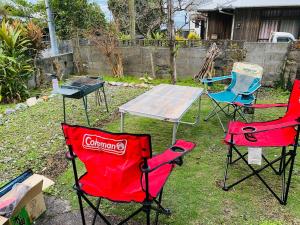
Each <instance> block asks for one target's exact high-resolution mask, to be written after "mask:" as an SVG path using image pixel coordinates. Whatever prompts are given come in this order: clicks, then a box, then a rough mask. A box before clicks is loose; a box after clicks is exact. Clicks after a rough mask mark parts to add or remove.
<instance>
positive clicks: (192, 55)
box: [74, 42, 300, 86]
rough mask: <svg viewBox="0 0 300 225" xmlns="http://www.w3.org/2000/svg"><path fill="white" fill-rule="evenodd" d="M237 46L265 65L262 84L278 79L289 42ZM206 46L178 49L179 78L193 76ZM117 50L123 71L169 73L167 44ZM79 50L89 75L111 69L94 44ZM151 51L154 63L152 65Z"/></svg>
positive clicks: (246, 57)
mask: <svg viewBox="0 0 300 225" xmlns="http://www.w3.org/2000/svg"><path fill="white" fill-rule="evenodd" d="M238 46H239V47H238V48H241V49H243V51H245V52H246V54H245V57H244V59H243V61H246V62H250V63H255V64H259V65H261V66H262V67H263V68H264V76H263V85H265V86H273V85H274V84H275V82H276V81H278V80H279V79H280V72H281V68H282V65H283V62H284V61H285V60H286V57H287V53H288V49H289V44H287V43H257V42H244V43H238ZM220 48H222V49H223V50H226V49H228V45H227V44H226V45H224V46H223V47H222V46H220ZM207 49H208V45H205V44H203V46H201V47H190V48H179V52H178V55H177V58H176V69H177V74H178V77H179V78H180V77H190V78H192V77H193V75H195V74H197V73H198V72H199V69H200V66H201V63H202V62H203V60H204V57H205V55H206V53H207ZM241 49H239V50H241ZM120 50H121V52H122V55H123V65H124V73H125V74H128V75H136V76H143V75H145V74H148V75H152V66H153V67H154V70H155V73H156V76H157V77H161V76H162V77H163V76H168V71H169V49H168V48H167V47H153V46H152V47H142V46H130V47H120ZM229 51H232V49H229ZM78 53H79V54H80V57H81V59H82V62H83V63H84V64H86V65H87V72H88V73H89V74H111V68H110V65H109V63H108V61H107V59H106V57H105V56H104V55H102V54H101V52H100V51H99V50H98V49H97V48H95V47H94V46H91V45H82V46H80V48H79V52H78ZM151 54H152V59H153V64H151ZM233 54H234V52H233ZM74 55H75V53H74ZM223 55H225V56H221V57H220V59H218V60H221V61H222V60H223V61H224V62H225V63H227V62H228V60H229V61H230V60H232V59H227V58H226V57H227V56H226V54H223ZM222 57H223V58H222ZM224 57H225V58H224ZM297 63H299V62H297ZM299 65H300V64H299ZM299 65H298V68H299ZM218 72H220V71H218ZM220 75H222V73H220Z"/></svg>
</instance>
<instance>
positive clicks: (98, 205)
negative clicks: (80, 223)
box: [92, 198, 101, 225]
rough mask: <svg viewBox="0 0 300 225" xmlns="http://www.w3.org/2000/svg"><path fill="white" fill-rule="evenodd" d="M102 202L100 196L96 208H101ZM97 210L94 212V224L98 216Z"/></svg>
mask: <svg viewBox="0 0 300 225" xmlns="http://www.w3.org/2000/svg"><path fill="white" fill-rule="evenodd" d="M100 203H101V198H98V200H97V205H96V208H97V210H99V207H100ZM97 215H98V214H97V212H95V213H94V218H93V222H92V225H94V224H95V222H96V218H97Z"/></svg>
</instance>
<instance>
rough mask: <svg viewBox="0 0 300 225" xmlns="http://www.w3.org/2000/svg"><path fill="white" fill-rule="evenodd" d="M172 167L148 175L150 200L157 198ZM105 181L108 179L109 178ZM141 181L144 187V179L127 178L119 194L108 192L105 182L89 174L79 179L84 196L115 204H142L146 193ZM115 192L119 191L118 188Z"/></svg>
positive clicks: (159, 169)
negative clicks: (114, 202)
mask: <svg viewBox="0 0 300 225" xmlns="http://www.w3.org/2000/svg"><path fill="white" fill-rule="evenodd" d="M173 167H174V166H173V165H171V164H166V165H163V166H161V167H159V168H158V169H156V170H154V171H152V172H151V173H149V194H150V197H151V198H156V197H157V196H158V194H159V193H160V191H161V189H162V188H163V186H164V184H165V183H166V181H167V179H168V177H169V175H170V173H171V172H172V169H173ZM107 179H109V176H108V177H107ZM141 181H142V183H143V186H144V183H145V181H144V177H143V178H142V179H140V180H137V179H130V178H128V183H127V185H126V186H124V187H123V188H122V192H120V191H114V190H113V188H109V189H110V190H108V187H107V185H106V183H105V181H103V182H102V181H101V180H99V178H98V177H97V176H94V175H92V176H91V175H89V173H86V174H84V175H83V176H82V177H81V178H80V179H79V183H80V185H81V190H82V191H84V192H85V193H86V194H88V195H91V196H95V197H101V198H106V199H109V200H111V201H116V202H131V201H134V202H143V201H144V200H145V198H146V193H145V191H144V189H143V188H142V185H141ZM116 190H120V187H118V188H117V189H116Z"/></svg>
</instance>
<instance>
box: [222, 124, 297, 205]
mask: <svg viewBox="0 0 300 225" xmlns="http://www.w3.org/2000/svg"><path fill="white" fill-rule="evenodd" d="M299 133H300V125H297V132H296V135H295V144H294V145H293V146H284V147H282V151H281V155H280V156H279V157H277V158H276V159H274V160H272V161H269V160H268V159H267V158H266V157H265V156H264V155H262V159H263V160H264V161H265V162H266V164H265V165H263V166H261V167H260V168H259V169H255V168H254V167H253V166H252V165H250V164H248V161H247V159H246V158H245V157H246V155H247V154H248V153H244V154H242V153H241V152H240V151H239V150H238V149H237V148H236V146H235V145H234V134H231V140H230V143H229V146H228V153H227V160H226V167H225V174H224V183H223V190H224V191H228V190H229V189H231V188H232V187H234V186H236V185H237V184H239V183H241V182H243V181H245V180H246V179H248V178H250V177H252V176H254V175H256V177H257V178H258V179H259V180H260V181H261V182H262V183H263V184H264V186H265V187H266V188H267V189H268V190H269V191H270V192H271V194H272V195H273V196H274V197H275V198H276V199H277V200H278V201H279V203H280V204H282V205H286V204H287V200H288V194H289V189H290V184H291V179H292V173H293V168H294V163H295V157H296V154H297V147H298V145H299V144H298V142H299ZM288 147H292V149H290V150H288V151H287V148H288ZM233 150H234V151H235V152H236V153H237V155H238V157H237V158H236V159H235V160H233ZM239 160H242V161H244V162H245V163H246V165H247V166H248V167H249V168H250V170H251V171H252V173H250V174H248V175H247V176H244V177H243V178H241V179H239V180H238V181H235V182H234V183H232V184H230V185H227V184H226V182H227V180H228V169H229V165H233V164H234V163H236V162H238V161H239ZM276 162H279V168H278V170H277V169H276V168H275V167H274V166H273V164H275V163H276ZM289 164H290V165H289ZM288 166H289V168H288ZM269 167H270V168H271V169H272V170H273V171H274V173H275V174H276V175H278V176H281V179H282V188H281V189H282V190H281V191H282V193H281V196H279V195H278V194H277V193H276V192H275V190H274V189H273V188H271V187H270V185H269V184H268V183H267V182H266V180H265V179H264V178H263V177H262V176H261V175H260V174H259V173H260V172H262V171H264V170H265V169H266V168H269ZM287 169H288V174H286V170H287Z"/></svg>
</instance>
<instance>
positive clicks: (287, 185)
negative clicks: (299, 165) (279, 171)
mask: <svg viewBox="0 0 300 225" xmlns="http://www.w3.org/2000/svg"><path fill="white" fill-rule="evenodd" d="M290 153H291V165H290V170H289V175H288V180H287V183H286V190H285V196H284V199H283V205H286V203H287V199H288V195H289V189H290V185H291V180H292V173H293V169H294V162H295V156H296V150H291V151H290ZM284 169H285V168H284Z"/></svg>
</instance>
